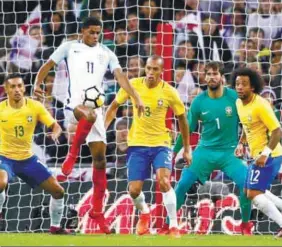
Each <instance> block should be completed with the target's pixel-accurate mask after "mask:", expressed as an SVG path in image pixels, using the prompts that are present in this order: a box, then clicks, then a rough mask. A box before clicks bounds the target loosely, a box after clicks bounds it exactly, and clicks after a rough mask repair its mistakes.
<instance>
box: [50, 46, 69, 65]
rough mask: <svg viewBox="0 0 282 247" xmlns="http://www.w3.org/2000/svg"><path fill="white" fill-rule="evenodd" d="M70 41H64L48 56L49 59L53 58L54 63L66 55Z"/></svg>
mask: <svg viewBox="0 0 282 247" xmlns="http://www.w3.org/2000/svg"><path fill="white" fill-rule="evenodd" d="M70 45H71V42H65V43H63V44H61V45H60V46H59V47H58V48H57V49H56V50H55V51H54V52H53V54H52V55H51V56H50V59H51V60H53V61H54V62H55V63H56V64H59V63H60V62H61V61H62V60H63V59H65V58H66V57H67V55H68V51H69V49H70Z"/></svg>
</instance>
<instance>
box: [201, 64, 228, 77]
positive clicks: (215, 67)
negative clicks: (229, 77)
mask: <svg viewBox="0 0 282 247" xmlns="http://www.w3.org/2000/svg"><path fill="white" fill-rule="evenodd" d="M209 69H212V70H218V71H219V73H220V74H221V75H224V67H223V64H222V63H220V62H215V61H212V62H209V63H207V64H206V66H205V73H207V71H208V70H209Z"/></svg>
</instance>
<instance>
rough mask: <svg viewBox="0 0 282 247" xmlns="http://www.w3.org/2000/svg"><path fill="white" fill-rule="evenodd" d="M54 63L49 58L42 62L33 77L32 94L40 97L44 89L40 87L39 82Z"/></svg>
mask: <svg viewBox="0 0 282 247" xmlns="http://www.w3.org/2000/svg"><path fill="white" fill-rule="evenodd" d="M55 65H56V63H55V62H54V61H53V60H51V59H49V60H48V61H47V62H46V63H44V64H43V65H42V66H41V68H40V69H39V71H38V73H37V76H36V78H35V84H34V95H35V96H36V97H38V98H42V97H43V94H44V91H43V90H42V89H41V87H40V86H41V83H42V82H43V81H44V79H45V78H46V76H47V75H48V73H49V71H50V70H51V69H52V68H53V67H54V66H55Z"/></svg>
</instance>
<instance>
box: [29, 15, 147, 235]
mask: <svg viewBox="0 0 282 247" xmlns="http://www.w3.org/2000/svg"><path fill="white" fill-rule="evenodd" d="M101 31H102V23H101V21H100V20H98V19H96V18H93V17H89V18H87V19H86V20H85V21H84V23H83V25H82V31H81V32H82V39H81V40H75V41H70V42H65V43H63V44H62V45H60V46H59V47H58V49H57V50H56V51H55V52H54V53H53V54H52V55H51V56H50V59H49V60H48V61H47V62H46V63H45V64H44V65H43V66H42V67H41V68H40V70H39V72H38V74H37V77H36V79H35V88H34V94H35V95H36V96H38V97H42V96H43V94H44V91H43V90H42V89H41V88H40V85H41V83H42V82H43V80H44V79H45V77H46V76H47V74H48V72H49V71H50V70H51V69H52V68H53V67H54V66H55V65H57V64H58V63H59V62H60V61H62V60H65V62H66V64H67V68H68V73H69V86H68V94H69V95H68V99H67V102H66V118H67V120H68V121H69V122H68V123H69V124H72V125H73V124H77V130H76V133H75V136H74V138H73V143H72V144H71V148H70V151H69V153H68V155H67V157H66V160H65V161H64V163H63V165H62V172H63V173H64V174H65V175H69V174H70V173H71V171H72V168H73V166H74V164H75V162H76V158H77V155H78V153H79V150H80V146H81V145H82V144H83V143H84V141H85V140H86V141H87V143H88V146H89V149H90V152H91V155H92V159H93V176H92V182H93V187H94V195H93V200H92V205H93V206H92V209H91V211H90V212H89V216H90V217H91V218H93V219H95V220H96V222H97V223H98V225H99V227H100V229H101V230H102V231H103V232H104V233H106V234H109V233H111V230H110V229H109V227H108V225H107V223H106V222H105V218H104V214H103V211H102V210H103V199H104V195H105V190H106V187H107V179H106V170H105V168H106V130H105V127H104V119H103V114H102V109H101V108H99V109H95V110H94V109H92V108H89V107H87V106H84V105H83V104H82V99H81V95H82V93H83V90H85V89H87V88H89V87H93V86H96V87H97V88H100V89H101V90H102V81H103V78H104V75H105V73H106V71H107V68H108V67H109V68H110V70H111V72H112V73H114V75H115V78H116V79H117V81H118V83H119V85H120V86H121V87H122V88H123V89H124V90H125V91H126V92H127V93H128V94H129V95H131V96H132V97H133V99H134V100H135V102H134V103H135V107H137V109H138V112H139V116H141V114H142V113H143V112H144V105H143V102H142V101H141V99H140V97H139V95H138V94H137V93H136V91H135V90H134V89H133V88H132V86H131V85H130V83H129V81H128V79H127V77H126V76H125V75H124V74H123V73H122V69H121V67H120V65H119V61H118V59H117V57H116V55H115V54H114V53H113V52H112V51H111V50H109V49H108V48H107V47H106V46H104V45H102V44H100V43H99V42H98V40H99V36H100V34H101Z"/></svg>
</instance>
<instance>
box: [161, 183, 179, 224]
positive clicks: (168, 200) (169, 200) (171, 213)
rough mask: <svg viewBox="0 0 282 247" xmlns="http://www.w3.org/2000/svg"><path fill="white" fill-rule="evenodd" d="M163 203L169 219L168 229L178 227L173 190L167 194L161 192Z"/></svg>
mask: <svg viewBox="0 0 282 247" xmlns="http://www.w3.org/2000/svg"><path fill="white" fill-rule="evenodd" d="M162 194H163V202H164V205H165V208H166V212H167V215H168V217H169V228H172V227H178V223H177V212H176V195H175V191H174V189H173V188H170V190H169V191H168V192H163V193H162Z"/></svg>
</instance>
